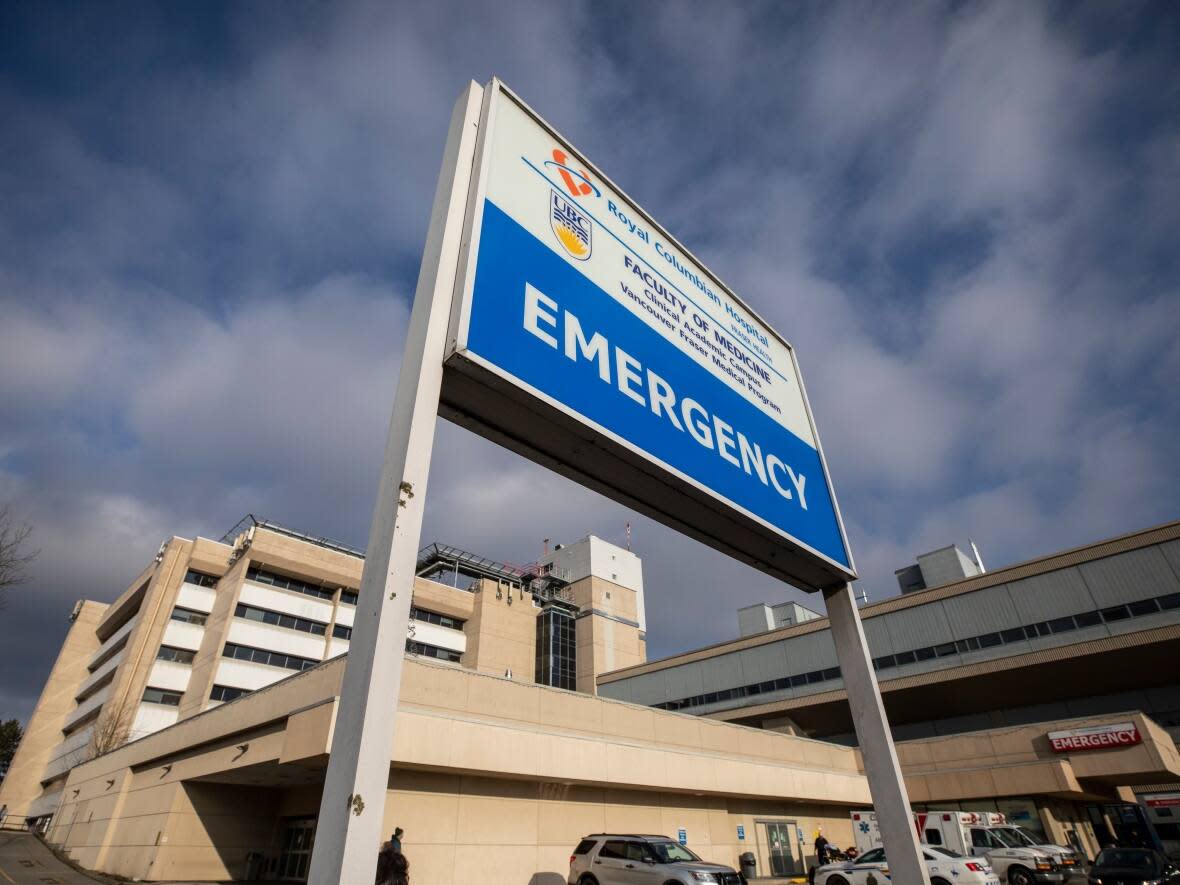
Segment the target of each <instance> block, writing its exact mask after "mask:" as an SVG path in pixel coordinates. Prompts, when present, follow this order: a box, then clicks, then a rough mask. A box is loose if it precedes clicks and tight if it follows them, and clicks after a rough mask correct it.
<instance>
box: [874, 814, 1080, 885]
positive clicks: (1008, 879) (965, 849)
mask: <svg viewBox="0 0 1180 885" xmlns="http://www.w3.org/2000/svg"><path fill="white" fill-rule="evenodd" d="M851 817H852V832H853V835H854V838H855V840H856V850H857V852H858V853H859V854H864V853H865V852H866V851H869V850H871V849H872V848H875V847H878V846H880V845H881V829H880V826H879V825H878V823H877V814H876V812H874V811H853V812H852V813H851ZM913 820H914V831H915V833H916V834H917V836H918V841H920V842H921V843H923V844H924V845H930V846H934V847H938V848H945V849H948V850H950V851H953V852H955V853H957V854H961V855H963V856H964V857H984V858H986V859H987V862H988V864H989V865H990V866H991V868H992V870H994V871H995V874H996V875H997V876H998V877H999V879H1000V881H1001V882H1005V883H1007V885H1058V883H1061V882H1064V881H1065V880H1066V878H1067V877H1068V875H1069V874H1070V873H1071V872H1072V870H1071V869H1070V868H1069V867H1067V866H1065V865H1064V864H1063V863H1062V862H1061V859H1060V858H1059V857H1058V856H1057V855H1056V853H1054V852H1050V851H1046V850H1045V849H1043V848H1040V847H1037V846H1034V845H1027V844H1025V843H1024V842H1022V841H1020V840H1018V839H1016V838H1014V837H1013V836H1011V835H1009V834H1008V833H1007V832H1006V831H1005V830H1006V829H1007V821H1006V820H1005V818H1004V815H1002V814H998V813H996V812H992V811H929V812H927V811H918V812H914V813H913Z"/></svg>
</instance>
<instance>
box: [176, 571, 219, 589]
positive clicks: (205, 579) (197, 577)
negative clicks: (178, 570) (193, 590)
mask: <svg viewBox="0 0 1180 885" xmlns="http://www.w3.org/2000/svg"><path fill="white" fill-rule="evenodd" d="M219 580H221V579H220V578H218V577H217V576H216V575H207V574H205V573H204V572H199V571H197V570H196V569H192V568H190V569H189V570H188V571H187V572H185V575H184V582H185V583H186V584H196V585H197V586H198V587H216V586H217V582H218V581H219Z"/></svg>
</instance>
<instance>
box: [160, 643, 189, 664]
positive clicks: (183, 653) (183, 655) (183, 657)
mask: <svg viewBox="0 0 1180 885" xmlns="http://www.w3.org/2000/svg"><path fill="white" fill-rule="evenodd" d="M196 654H197V653H196V652H195V651H189V650H188V649H187V648H175V647H173V646H171V645H161V646H160V650H159V652H157V653H156V660H157V661H174V662H175V663H177V664H191V663H192V662H193V658H194V657H195V656H196Z"/></svg>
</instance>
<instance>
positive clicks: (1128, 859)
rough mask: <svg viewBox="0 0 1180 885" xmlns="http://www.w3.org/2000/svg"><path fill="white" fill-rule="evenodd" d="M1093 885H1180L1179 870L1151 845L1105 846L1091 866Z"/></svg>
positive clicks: (1091, 881)
mask: <svg viewBox="0 0 1180 885" xmlns="http://www.w3.org/2000/svg"><path fill="white" fill-rule="evenodd" d="M1090 883H1091V885H1124V883H1134V885H1180V869H1177V868H1176V864H1175V863H1173V862H1172V861H1170V860H1168V858H1166V857H1164V856H1163V855H1162V854H1160V853H1159V852H1158V851H1152V850H1151V849H1149V848H1106V849H1104V850H1103V852H1102V853H1101V854H1099V855H1098V859H1097V860H1096V861H1094V866H1092V867H1090Z"/></svg>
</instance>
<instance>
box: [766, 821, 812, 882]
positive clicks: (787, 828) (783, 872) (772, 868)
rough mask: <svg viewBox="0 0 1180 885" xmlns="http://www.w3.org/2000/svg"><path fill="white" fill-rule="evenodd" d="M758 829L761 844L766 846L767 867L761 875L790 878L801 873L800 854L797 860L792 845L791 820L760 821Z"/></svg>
mask: <svg viewBox="0 0 1180 885" xmlns="http://www.w3.org/2000/svg"><path fill="white" fill-rule="evenodd" d="M758 828H759V829H760V830H761V833H760V834H759V835H760V836H761V837H762V844H764V845H765V846H766V854H767V866H766V867H765V871H760V872H762V875H769V876H792V875H795V874H796V873H802V872H803V858H802V853H800V856H799V857H798V858H796V857H795V852H794V850H793V849H792V845H793V843H794V842H795V822H794V821H793V820H760V821H758Z"/></svg>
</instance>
